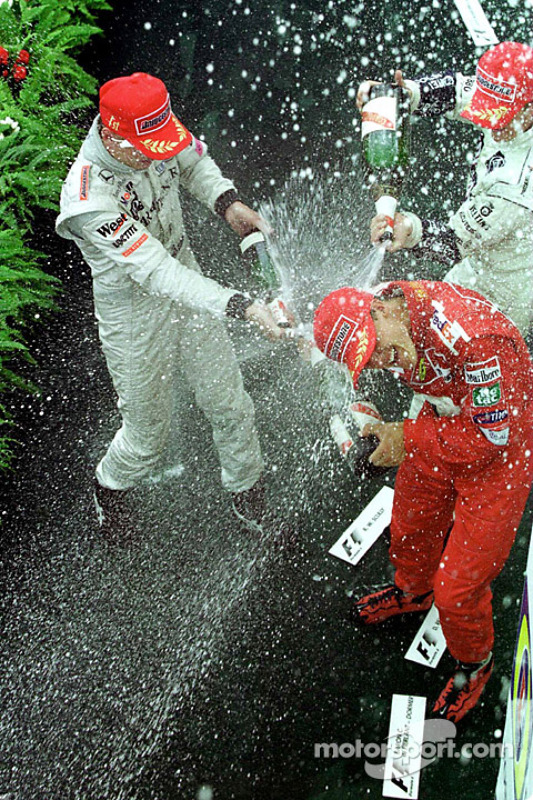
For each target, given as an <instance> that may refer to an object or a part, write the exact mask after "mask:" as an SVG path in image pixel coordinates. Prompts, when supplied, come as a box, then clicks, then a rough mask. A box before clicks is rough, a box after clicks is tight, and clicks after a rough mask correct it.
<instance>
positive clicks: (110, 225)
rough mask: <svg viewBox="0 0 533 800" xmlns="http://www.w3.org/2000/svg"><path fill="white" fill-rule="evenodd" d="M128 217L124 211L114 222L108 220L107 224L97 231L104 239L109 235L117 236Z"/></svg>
mask: <svg viewBox="0 0 533 800" xmlns="http://www.w3.org/2000/svg"><path fill="white" fill-rule="evenodd" d="M127 219H128V215H127V214H124V213H122V214H121V215H120V217H117V218H116V220H114V221H113V222H106V223H105V225H101V226H100V227H99V228H97V231H98V233H99V234H100V236H103V237H104V239H107V237H108V236H116V235H117V233H118V231H119V230H120V229H121V228H122V226H123V225H124V223H125V221H126V220H127Z"/></svg>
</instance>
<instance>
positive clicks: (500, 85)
mask: <svg viewBox="0 0 533 800" xmlns="http://www.w3.org/2000/svg"><path fill="white" fill-rule="evenodd" d="M476 78H477V82H478V86H479V88H480V90H481V91H482V92H483V93H484V94H488V95H489V96H490V97H495V98H496V100H500V101H503V102H504V103H513V102H514V99H515V97H516V85H515V84H514V83H508V82H507V81H498V80H497V79H496V78H494V77H493V76H492V75H489V74H488V72H485V71H484V70H482V69H481V68H480V67H478V70H477V74H476Z"/></svg>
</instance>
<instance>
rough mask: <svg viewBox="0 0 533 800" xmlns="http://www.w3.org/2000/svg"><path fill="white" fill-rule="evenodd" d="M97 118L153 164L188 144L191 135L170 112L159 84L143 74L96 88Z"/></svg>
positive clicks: (163, 91) (135, 74) (162, 86)
mask: <svg viewBox="0 0 533 800" xmlns="http://www.w3.org/2000/svg"><path fill="white" fill-rule="evenodd" d="M100 116H101V118H102V122H103V124H104V125H105V126H106V128H109V129H110V130H112V131H114V132H115V133H118V135H119V136H122V137H123V138H124V139H127V140H128V142H130V144H132V145H133V146H134V147H135V148H136V149H137V150H140V152H141V153H143V154H144V155H145V156H147V157H148V158H152V159H154V160H156V161H165V160H166V159H168V158H172V156H175V155H177V154H178V153H179V152H181V150H184V149H185V148H186V147H187V146H188V145H189V144H190V143H191V141H192V135H191V134H190V133H189V131H188V130H187V129H186V128H185V127H184V126H183V125H182V124H181V122H180V121H179V120H178V119H177V118H176V117H175V116H174V114H173V113H172V109H171V107H170V97H169V94H168V92H167V88H166V86H165V84H164V83H163V81H160V80H159V78H154V76H153V75H147V74H146V73H145V72H134V74H133V75H125V76H124V77H121V78H114V79H113V80H112V81H108V82H107V83H104V85H103V86H102V87H101V88H100Z"/></svg>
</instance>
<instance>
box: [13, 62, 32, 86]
mask: <svg viewBox="0 0 533 800" xmlns="http://www.w3.org/2000/svg"><path fill="white" fill-rule="evenodd" d="M11 74H12V75H13V79H14V81H15V82H16V83H22V81H23V80H24V79H25V78H26V77H27V75H28V70H27V69H26V67H24V66H23V65H22V64H15V66H14V67H13V69H12V70H11Z"/></svg>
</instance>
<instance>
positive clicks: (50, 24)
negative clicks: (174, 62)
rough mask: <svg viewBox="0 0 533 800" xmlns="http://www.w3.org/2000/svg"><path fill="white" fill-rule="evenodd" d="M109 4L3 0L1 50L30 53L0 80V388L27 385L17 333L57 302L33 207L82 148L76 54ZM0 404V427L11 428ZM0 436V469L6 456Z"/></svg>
mask: <svg viewBox="0 0 533 800" xmlns="http://www.w3.org/2000/svg"><path fill="white" fill-rule="evenodd" d="M110 8H111V7H110V5H109V3H108V2H107V1H106V0H14V2H13V3H12V4H11V5H10V4H9V3H8V2H2V0H0V46H1V47H3V48H5V49H6V50H8V51H9V53H10V56H12V57H13V56H16V55H17V54H18V52H19V51H20V50H27V51H28V52H29V54H30V63H29V66H28V75H27V77H26V79H25V80H24V81H23V82H22V83H19V84H17V83H16V82H15V81H14V80H13V78H12V76H11V75H10V76H9V77H8V78H7V79H6V78H2V77H0V393H1V392H5V391H6V390H8V389H11V388H13V387H17V388H23V389H25V390H29V391H31V390H33V389H34V387H33V386H32V385H31V384H28V383H27V382H26V381H24V380H22V379H21V378H20V377H19V376H18V375H17V374H16V363H17V360H19V359H21V358H22V359H26V360H28V361H32V358H31V354H30V353H29V351H28V348H27V345H26V341H25V338H24V329H25V328H26V327H27V326H28V324H29V323H30V322H33V321H34V319H35V318H36V317H37V316H38V314H37V313H36V312H37V310H38V309H39V310H41V309H44V310H50V309H53V308H54V296H55V295H56V293H57V292H58V291H59V285H58V281H57V280H56V279H54V278H52V277H51V276H49V275H47V274H46V273H45V272H43V270H42V269H40V267H39V263H40V259H41V258H42V254H41V253H38V252H37V251H35V250H34V249H32V248H31V247H30V246H29V244H28V241H29V237H30V236H31V226H32V220H33V219H34V217H35V215H36V214H37V213H38V211H39V210H48V211H49V210H56V209H57V204H58V198H59V194H60V190H61V184H62V181H63V179H64V176H65V170H66V165H67V164H68V162H69V161H71V160H72V159H73V158H74V157H75V155H76V153H77V151H78V149H79V146H80V141H81V136H82V134H81V127H80V125H79V124H78V123H79V122H80V121H81V120H82V119H83V115H84V113H86V109H87V108H88V107H89V106H92V104H93V99H92V96H93V95H94V93H95V92H96V88H97V87H96V81H95V79H94V78H92V77H91V76H90V75H88V74H87V73H86V72H85V71H84V70H83V69H81V67H79V66H78V64H77V62H76V55H77V53H78V52H79V51H80V49H81V48H82V47H83V46H85V45H86V44H87V42H88V41H89V40H90V38H91V37H92V36H93V35H94V34H96V33H98V32H99V28H98V27H96V25H95V21H96V17H97V14H98V13H99V12H101V11H103V10H105V9H110ZM9 423H10V421H9V417H8V414H7V413H6V410H5V408H4V407H3V406H2V405H1V404H0V426H5V425H9ZM10 446H11V439H10V438H9V437H8V436H2V435H0V470H1V469H5V468H6V467H8V466H9V463H10V460H11V458H12V454H11V450H10Z"/></svg>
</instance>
